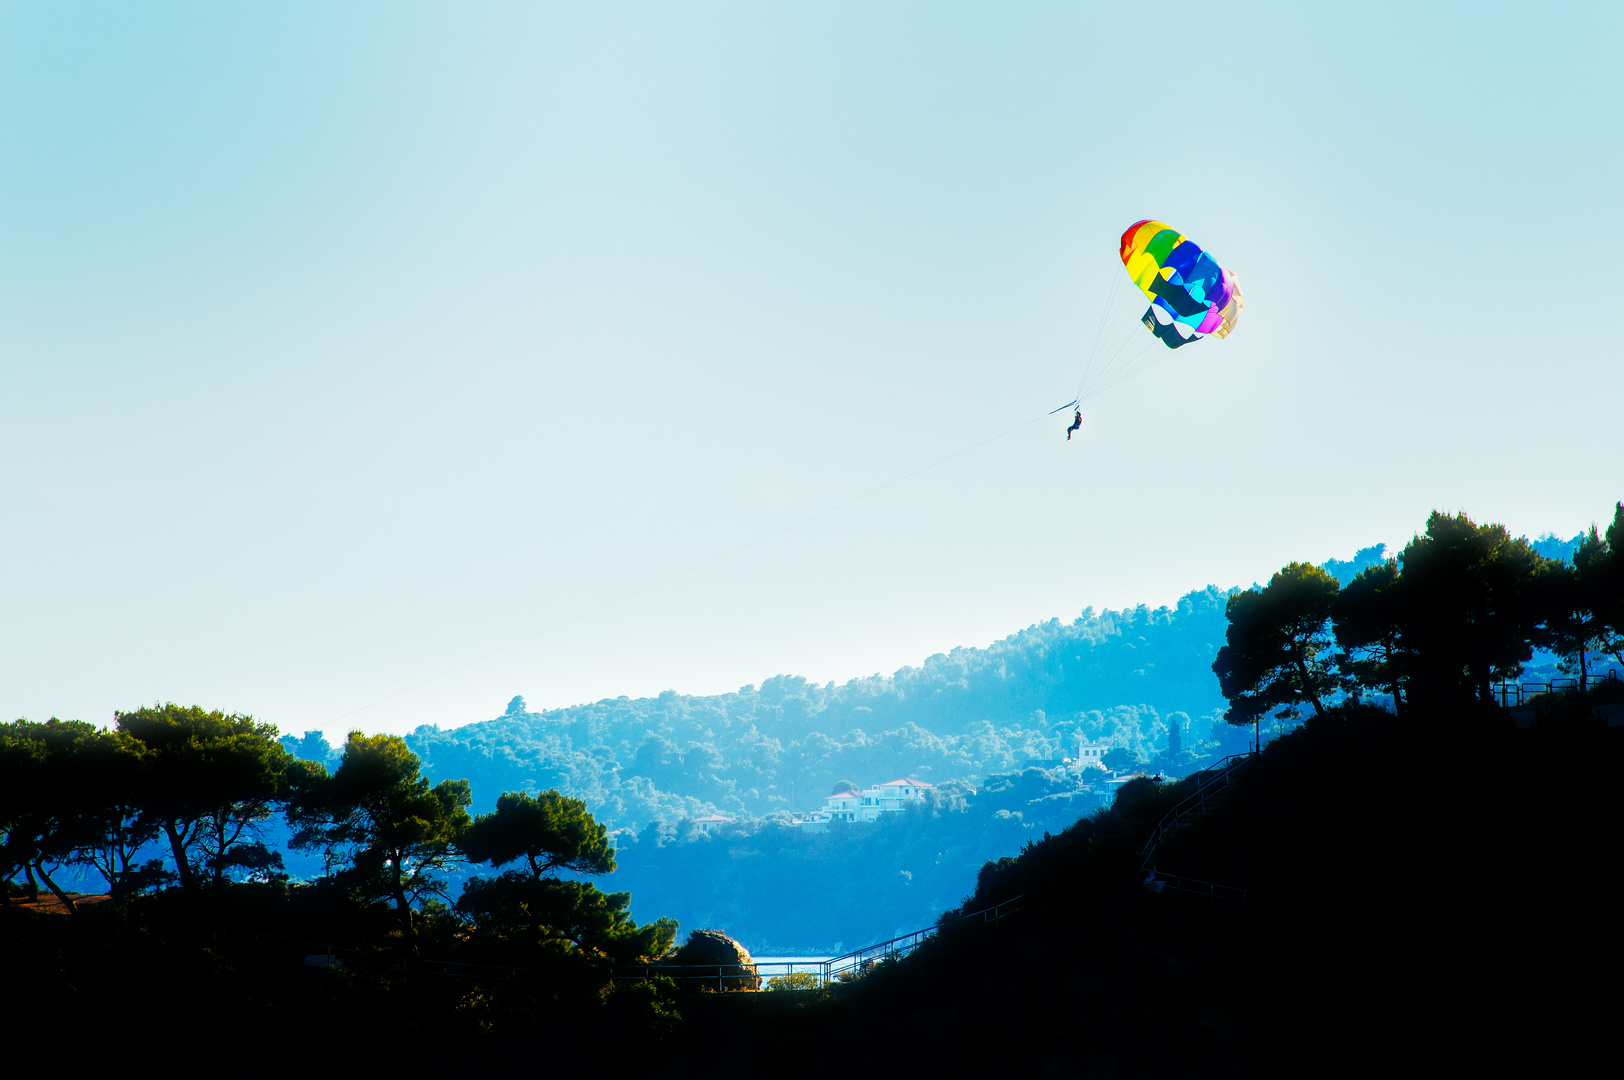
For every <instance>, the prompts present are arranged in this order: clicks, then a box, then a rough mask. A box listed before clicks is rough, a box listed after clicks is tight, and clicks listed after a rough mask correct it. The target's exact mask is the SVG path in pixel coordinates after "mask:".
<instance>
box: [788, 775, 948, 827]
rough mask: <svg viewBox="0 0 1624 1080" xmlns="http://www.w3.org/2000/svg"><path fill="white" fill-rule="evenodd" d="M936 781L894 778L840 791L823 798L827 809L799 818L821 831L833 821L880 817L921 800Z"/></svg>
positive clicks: (877, 818)
mask: <svg viewBox="0 0 1624 1080" xmlns="http://www.w3.org/2000/svg"><path fill="white" fill-rule="evenodd" d="M933 786H934V785H932V784H927V783H925V782H924V781H923V780H909V779H901V780H891V781H888V782H887V783H884V784H876V785H875V786H874V787H871V788H867V789H866V790H863V791H837V792H835V793H834V794H833V795H830V796H829V797H828V798H826V799H824V800H823V809H822V810H814V811H813V812H812V813H811V814H810V815H808V816H807V817H805V818H803V819H801V820H800V821H798V822H796V824H797V825H799V826H800V827H801V828H803V829H811V830H813V831H815V832H821V831H822V830H824V829H827V828H828V827H829V822H831V821H878V820H880V815H881V814H894V813H897V812H898V811H901V810H906V809H907V808H908V807H910V806H912V805H914V804H915V803H917V802H918V801H919V800H920V799H922V798H923V797H924V795H925V792H927V791H929V790H930V789H931V788H932V787H933Z"/></svg>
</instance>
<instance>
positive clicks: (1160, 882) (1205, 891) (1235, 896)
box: [1145, 871, 1248, 904]
mask: <svg viewBox="0 0 1624 1080" xmlns="http://www.w3.org/2000/svg"><path fill="white" fill-rule="evenodd" d="M1145 888H1147V889H1149V890H1150V891H1151V892H1158V893H1159V892H1161V891H1162V890H1163V889H1172V890H1174V891H1175V892H1187V893H1194V894H1195V895H1197V896H1207V897H1211V898H1212V899H1214V900H1233V901H1235V902H1236V903H1239V904H1244V903H1246V897H1247V895H1248V892H1247V890H1245V889H1237V888H1235V887H1234V886H1233V885H1217V884H1214V883H1213V882H1211V881H1202V880H1200V879H1199V878H1190V877H1184V876H1183V875H1181V874H1163V873H1158V872H1156V871H1151V873H1150V874H1149V875H1147V876H1146V878H1145Z"/></svg>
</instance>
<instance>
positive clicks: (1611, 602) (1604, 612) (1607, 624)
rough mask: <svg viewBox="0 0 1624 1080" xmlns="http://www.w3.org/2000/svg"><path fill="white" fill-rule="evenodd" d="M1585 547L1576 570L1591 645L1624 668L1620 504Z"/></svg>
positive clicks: (1623, 513)
mask: <svg viewBox="0 0 1624 1080" xmlns="http://www.w3.org/2000/svg"><path fill="white" fill-rule="evenodd" d="M1591 532H1592V534H1594V533H1595V530H1594V529H1592V530H1591ZM1584 546H1585V545H1581V548H1583V547H1584ZM1588 546H1589V554H1588V556H1587V561H1586V564H1585V565H1584V566H1582V567H1576V569H1577V570H1578V573H1579V576H1580V578H1581V580H1582V581H1583V582H1584V588H1585V590H1586V592H1587V594H1588V597H1589V600H1588V603H1589V605H1590V610H1591V611H1592V612H1594V614H1595V618H1596V623H1597V626H1598V628H1599V633H1598V635H1597V637H1596V638H1595V639H1594V644H1595V647H1596V649H1597V650H1598V651H1600V652H1604V653H1607V654H1608V655H1610V656H1611V657H1612V658H1613V661H1614V662H1615V663H1617V664H1618V665H1619V666H1620V667H1624V503H1616V504H1614V507H1613V520H1612V523H1611V524H1609V525H1608V526H1607V531H1606V532H1605V533H1604V534H1603V535H1602V536H1600V537H1599V538H1598V539H1597V542H1593V543H1591V544H1590V545H1588ZM1577 561H1578V560H1577V558H1575V562H1576V563H1577Z"/></svg>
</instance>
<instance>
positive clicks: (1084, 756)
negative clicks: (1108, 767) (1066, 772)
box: [1066, 738, 1111, 770]
mask: <svg viewBox="0 0 1624 1080" xmlns="http://www.w3.org/2000/svg"><path fill="white" fill-rule="evenodd" d="M1109 749H1111V748H1110V747H1109V746H1107V745H1105V744H1104V743H1091V742H1083V741H1082V740H1081V739H1080V738H1079V739H1078V742H1077V756H1076V757H1074V758H1067V759H1066V767H1067V768H1069V769H1078V770H1081V769H1088V768H1095V769H1103V768H1105V763H1104V761H1103V760H1102V759H1103V758H1104V757H1105V752H1106V751H1107V750H1109Z"/></svg>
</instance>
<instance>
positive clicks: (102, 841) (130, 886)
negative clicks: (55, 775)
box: [74, 731, 174, 897]
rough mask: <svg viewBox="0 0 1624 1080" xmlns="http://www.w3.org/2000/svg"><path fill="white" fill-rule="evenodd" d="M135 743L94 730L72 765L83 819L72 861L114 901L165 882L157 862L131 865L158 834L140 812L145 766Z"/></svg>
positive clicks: (166, 875) (152, 821)
mask: <svg viewBox="0 0 1624 1080" xmlns="http://www.w3.org/2000/svg"><path fill="white" fill-rule="evenodd" d="M144 754H145V751H144V748H143V746H142V744H141V743H139V742H137V741H136V740H135V739H132V738H130V737H129V736H128V735H127V734H125V733H124V732H121V731H113V732H97V733H96V734H95V735H94V736H91V737H87V738H86V739H84V740H83V741H82V742H81V744H80V748H79V753H78V754H77V760H76V761H75V763H74V772H75V774H76V783H75V788H76V790H78V791H80V792H81V795H80V798H79V802H80V806H79V813H80V814H81V815H82V816H83V818H84V820H85V825H86V828H84V829H83V830H82V839H81V842H80V844H79V847H78V849H77V850H76V851H75V854H74V861H75V862H77V863H79V864H81V865H85V866H91V867H94V868H95V869H96V871H97V872H98V873H100V874H101V875H102V877H104V878H106V879H107V889H108V892H109V893H111V894H112V895H113V896H115V897H121V896H125V895H129V894H131V893H138V892H141V891H144V890H145V889H148V888H151V887H153V886H156V885H162V884H167V883H170V882H172V881H173V880H174V876H173V875H172V874H169V873H167V872H166V871H164V869H163V860H161V859H159V860H151V859H149V860H147V862H146V863H145V864H142V863H140V862H138V861H137V857H138V856H139V855H140V853H141V851H142V849H143V848H144V847H145V846H146V845H147V844H148V843H150V842H151V841H152V840H154V839H156V838H157V836H158V823H157V821H156V820H155V819H154V817H153V816H152V815H151V814H148V813H146V812H145V810H146V808H145V805H144V797H145V792H146V768H147V762H146V761H145V760H144Z"/></svg>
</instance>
